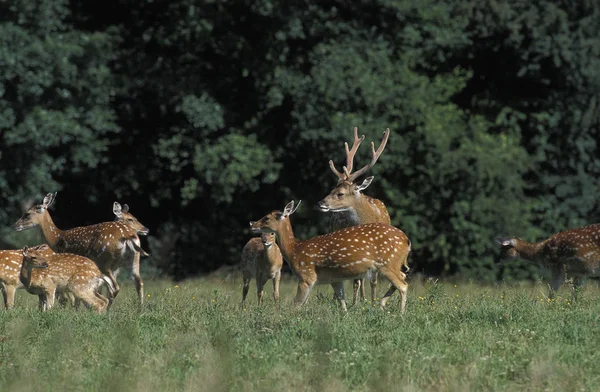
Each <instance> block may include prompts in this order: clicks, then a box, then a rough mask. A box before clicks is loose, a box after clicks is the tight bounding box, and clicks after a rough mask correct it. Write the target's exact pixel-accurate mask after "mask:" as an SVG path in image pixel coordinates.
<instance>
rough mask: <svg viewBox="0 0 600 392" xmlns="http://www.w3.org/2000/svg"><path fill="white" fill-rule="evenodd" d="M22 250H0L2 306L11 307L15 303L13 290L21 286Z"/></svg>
mask: <svg viewBox="0 0 600 392" xmlns="http://www.w3.org/2000/svg"><path fill="white" fill-rule="evenodd" d="M22 263H23V252H21V250H0V289H2V296H3V297H4V307H5V308H6V309H12V308H13V307H14V305H15V291H16V290H17V289H20V288H23V284H22V283H21V281H20V280H19V274H20V273H21V264H22Z"/></svg>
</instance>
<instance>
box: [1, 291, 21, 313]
mask: <svg viewBox="0 0 600 392" xmlns="http://www.w3.org/2000/svg"><path fill="white" fill-rule="evenodd" d="M16 290H17V288H16V287H15V286H4V290H3V291H2V294H4V306H5V307H6V309H12V308H13V307H14V306H15V291H16Z"/></svg>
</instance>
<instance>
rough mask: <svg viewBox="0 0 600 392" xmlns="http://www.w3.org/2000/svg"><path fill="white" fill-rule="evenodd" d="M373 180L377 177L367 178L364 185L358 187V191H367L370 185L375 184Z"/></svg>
mask: <svg viewBox="0 0 600 392" xmlns="http://www.w3.org/2000/svg"><path fill="white" fill-rule="evenodd" d="M373 178H375V177H373V176H371V177H367V178H365V180H364V181H363V182H362V184H360V185H359V186H357V187H356V191H357V192H360V191H363V190H365V189H367V188H368V187H369V185H371V182H373Z"/></svg>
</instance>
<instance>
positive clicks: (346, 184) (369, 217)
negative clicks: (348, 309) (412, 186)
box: [318, 127, 409, 304]
mask: <svg viewBox="0 0 600 392" xmlns="http://www.w3.org/2000/svg"><path fill="white" fill-rule="evenodd" d="M389 136H390V130H389V128H388V129H386V130H385V132H384V133H383V139H382V141H381V144H380V146H379V148H378V149H377V151H375V144H374V143H371V154H372V155H371V161H370V162H369V163H368V164H367V165H366V166H363V167H362V168H361V169H359V170H357V171H355V172H352V170H353V167H354V156H355V155H356V152H357V151H358V148H359V146H360V144H361V143H362V142H363V140H364V139H365V136H364V135H362V136H361V137H360V138H359V137H358V128H357V127H354V142H353V144H352V148H351V149H350V148H348V143H344V145H345V149H346V165H345V166H344V167H343V170H342V172H340V171H338V170H337V169H336V167H335V164H334V163H333V161H331V160H330V161H329V167H330V168H331V171H332V172H333V174H335V175H336V177H337V178H338V183H337V185H336V186H335V188H333V190H332V191H331V192H329V195H327V196H326V197H325V198H324V199H323V200H321V201H320V202H319V204H318V205H319V209H320V210H321V211H323V212H332V214H331V217H330V220H329V231H336V230H340V229H343V228H346V227H350V226H355V225H362V224H366V223H385V224H387V225H389V224H391V222H390V215H389V213H388V210H387V208H386V206H385V204H384V203H383V202H382V201H381V200H378V199H375V198H372V197H369V196H367V195H365V194H363V193H362V191H363V190H365V189H366V188H367V187H368V186H369V185H370V184H371V182H372V181H373V177H372V176H371V177H367V178H366V179H365V180H364V181H363V182H362V183H360V184H357V183H356V180H357V179H358V178H359V177H360V176H362V175H364V174H365V173H366V172H367V171H368V170H369V169H370V168H372V167H373V166H374V165H375V163H376V162H377V160H378V159H379V157H380V155H381V153H382V152H383V150H384V148H385V146H386V144H387V142H388V139H389ZM404 267H405V268H406V271H408V270H409V268H408V265H405V266H404ZM359 290H360V294H361V297H362V299H363V300H364V298H365V285H364V278H361V279H355V280H354V296H353V303H354V304H355V303H356V302H357V300H358V293H359ZM376 295H377V274H372V275H371V301H372V302H373V301H375V298H376Z"/></svg>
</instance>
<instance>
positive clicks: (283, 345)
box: [0, 278, 600, 392]
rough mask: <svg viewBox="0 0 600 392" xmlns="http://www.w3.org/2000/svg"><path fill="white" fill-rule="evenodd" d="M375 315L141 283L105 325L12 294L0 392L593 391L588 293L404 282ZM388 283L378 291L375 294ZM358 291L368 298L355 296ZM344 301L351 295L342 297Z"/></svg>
mask: <svg viewBox="0 0 600 392" xmlns="http://www.w3.org/2000/svg"><path fill="white" fill-rule="evenodd" d="M409 283H410V287H409V297H408V303H407V310H406V313H405V314H404V315H401V314H400V312H399V306H398V302H399V301H398V298H399V297H398V296H397V294H396V295H395V296H394V297H393V298H392V300H390V301H389V302H388V305H389V306H388V308H387V309H386V310H383V311H382V310H381V309H379V308H377V307H373V306H371V305H370V304H368V303H367V302H364V303H360V304H358V305H356V306H351V307H350V308H349V311H348V312H347V313H346V314H344V313H342V312H341V311H340V310H339V308H338V306H337V304H336V303H335V302H333V301H332V299H331V292H332V290H331V287H329V286H318V287H316V288H315V289H314V290H313V291H312V293H311V295H310V297H309V300H308V302H307V304H306V305H305V306H304V307H303V308H301V309H299V310H296V309H294V308H293V307H292V306H291V305H292V298H293V294H294V293H295V282H294V281H293V280H291V279H287V280H286V279H284V280H283V281H282V287H281V294H282V301H281V304H280V306H275V305H274V304H273V300H272V297H271V286H270V283H268V284H267V286H266V288H267V292H266V293H265V304H264V305H263V306H262V307H260V308H259V307H257V306H256V292H255V289H254V288H255V286H254V281H253V283H252V285H251V291H250V293H249V297H248V299H249V301H248V304H247V308H246V309H242V308H241V307H240V301H241V279H240V278H236V279H224V280H220V279H207V280H190V281H183V282H179V283H173V282H170V281H166V280H156V281H152V280H146V282H145V287H146V294H145V303H144V305H143V306H142V307H141V308H140V307H138V305H137V299H136V294H135V290H134V289H133V285H132V284H130V283H129V282H127V283H124V284H123V287H122V291H121V294H119V297H118V298H117V300H116V302H115V304H114V306H113V308H112V309H111V310H110V311H109V312H108V313H106V314H95V313H92V312H90V311H87V310H82V311H75V310H72V309H69V308H58V307H57V308H55V309H53V310H52V311H50V312H47V313H41V312H39V311H38V310H37V297H34V296H31V295H29V294H27V293H26V292H25V291H19V292H18V293H17V302H16V309H15V310H14V311H10V312H5V311H0V390H2V391H41V390H44V391H58V390H60V391H63V390H68V391H91V390H94V391H98V390H103V391H104V390H106V391H205V390H209V391H212V392H216V391H229V390H232V391H233V390H244V391H289V390H294V391H345V390H356V391H371V390H394V391H468V390H497V391H539V390H550V391H585V390H597V389H598V386H599V385H600V354H599V352H600V350H599V349H600V304H599V303H598V298H599V297H600V289H599V288H598V286H597V285H596V284H595V283H594V282H588V284H587V285H586V287H585V288H584V289H583V290H582V291H581V292H580V293H579V295H578V297H577V299H576V300H575V301H574V300H573V296H572V292H571V291H570V290H569V288H568V287H567V285H565V286H563V288H561V290H560V291H559V293H558V296H557V297H556V298H555V299H554V300H552V301H549V300H547V298H546V296H545V294H546V291H547V286H546V285H545V284H544V283H541V282H538V283H535V284H531V283H523V284H518V285H504V284H500V285H489V286H484V285H478V284H474V283H468V282H459V283H450V282H445V283H442V282H437V281H431V280H430V281H424V282H419V281H416V279H413V281H410V282H409ZM384 286H386V288H387V284H385V285H384V284H383V283H380V287H381V289H380V290H379V291H380V294H383V291H384V289H383V287H384ZM367 291H368V290H367ZM346 293H347V297H348V296H351V295H348V293H350V294H351V287H350V284H348V285H347V287H346Z"/></svg>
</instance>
